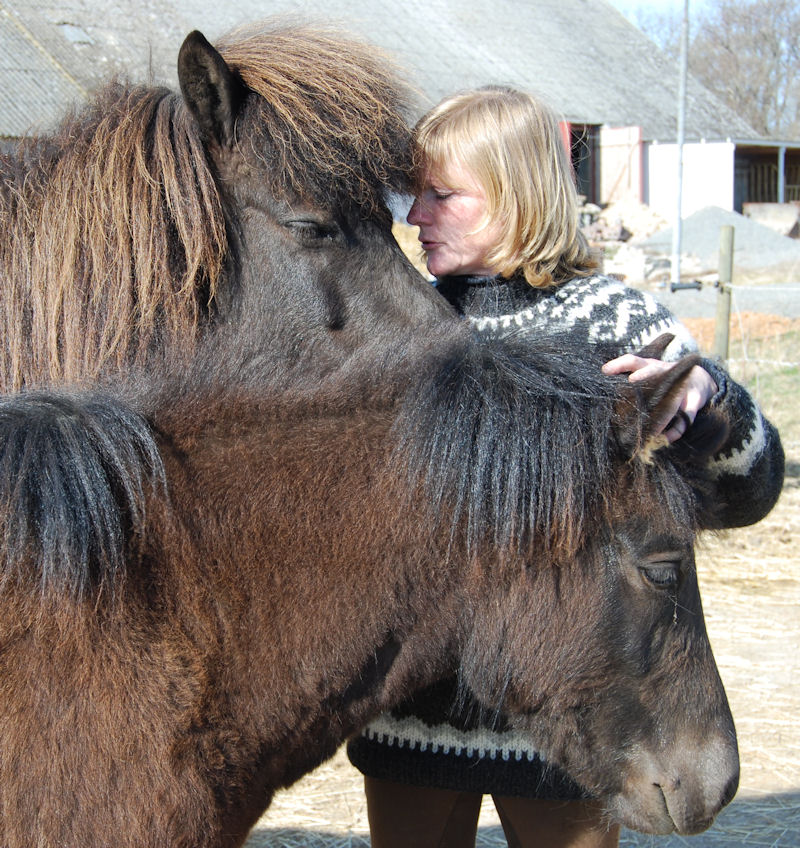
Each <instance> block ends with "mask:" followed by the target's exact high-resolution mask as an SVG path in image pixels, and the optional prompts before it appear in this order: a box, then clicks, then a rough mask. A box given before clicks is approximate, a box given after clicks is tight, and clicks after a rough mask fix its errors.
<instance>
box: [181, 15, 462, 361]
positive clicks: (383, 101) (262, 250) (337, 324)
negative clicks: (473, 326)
mask: <svg viewBox="0 0 800 848" xmlns="http://www.w3.org/2000/svg"><path fill="white" fill-rule="evenodd" d="M178 75H179V80H180V85H181V90H182V92H183V96H184V99H185V102H186V106H187V109H188V111H189V113H190V115H191V116H192V119H193V120H194V122H195V123H196V125H197V127H198V128H199V132H200V137H201V139H202V142H203V147H204V149H205V150H206V152H207V155H208V158H209V161H210V163H211V168H212V170H213V171H214V173H216V174H217V175H218V185H219V187H220V191H221V194H222V196H223V198H224V199H223V205H224V208H225V210H226V219H227V221H228V223H229V234H230V243H231V251H230V255H229V260H228V264H227V268H226V275H227V280H226V281H225V283H224V285H223V286H222V287H221V289H220V291H219V292H218V294H217V296H216V308H217V309H218V310H220V312H221V313H222V314H224V315H225V322H226V323H227V324H228V325H229V326H230V328H231V332H232V333H235V339H227V340H226V342H225V345H227V346H229V347H230V348H231V349H235V350H237V351H238V352H239V355H240V359H239V360H238V361H237V362H236V365H235V369H236V372H237V374H238V375H241V373H242V369H243V368H246V357H250V361H252V362H256V363H257V365H256V367H257V368H260V369H262V370H263V369H264V367H265V362H269V361H270V359H271V358H272V359H273V360H274V358H275V357H276V356H277V357H279V358H280V361H281V367H282V368H283V369H285V364H286V362H287V361H289V362H292V361H295V362H296V361H298V360H300V361H301V362H302V364H303V367H304V368H306V369H307V368H309V367H313V368H316V369H318V370H320V371H323V370H324V369H325V368H330V367H336V365H339V364H341V362H342V361H343V359H346V358H347V357H349V356H351V355H352V354H353V353H354V352H355V351H357V350H358V349H359V348H361V347H363V346H365V345H367V346H370V345H371V346H372V349H374V348H375V347H376V346H380V347H384V346H385V344H386V343H387V341H389V340H390V339H391V338H392V336H395V335H397V334H398V333H399V334H403V333H406V334H408V333H409V332H411V331H414V332H419V331H422V332H425V330H426V328H429V329H433V327H434V326H435V325H436V324H441V323H442V321H443V319H445V318H446V317H447V316H448V315H449V308H448V307H446V306H445V304H444V303H443V302H442V299H441V298H439V297H438V296H437V295H436V294H435V293H434V292H433V291H432V289H431V287H430V285H428V284H427V283H426V282H425V281H424V280H423V279H422V278H421V277H420V275H419V274H418V273H417V272H416V271H415V270H414V269H413V268H412V266H411V265H410V263H408V262H407V261H406V260H405V258H404V257H403V255H402V253H401V251H400V249H399V248H398V246H397V243H396V242H395V240H394V238H393V236H392V234H391V216H390V214H389V212H388V209H387V199H388V195H389V193H390V192H391V191H403V190H404V189H405V188H406V184H407V179H408V174H409V168H410V159H409V156H410V154H409V133H408V126H407V124H406V122H405V119H404V111H403V110H404V109H405V108H406V106H405V101H404V97H405V93H404V91H403V88H402V86H400V84H399V83H398V82H397V81H396V80H395V79H394V78H393V77H392V76H391V75H390V74H389V73H388V71H387V65H386V63H385V61H384V60H383V59H380V58H378V57H376V55H375V52H374V49H373V48H371V47H370V48H366V47H365V46H364V45H360V44H359V43H357V42H355V41H345V40H342V39H341V38H339V37H334V36H333V35H331V34H330V33H325V32H315V31H311V30H285V31H284V30H273V31H271V32H269V33H267V34H264V33H259V32H253V33H250V34H249V35H248V34H245V35H244V36H238V37H236V38H235V39H232V40H229V41H227V42H223V44H222V45H221V48H220V51H219V52H218V51H217V50H216V49H215V48H214V47H212V45H211V44H209V43H208V41H207V40H206V39H205V38H204V37H203V36H202V35H201V34H200V33H199V32H194V33H192V34H190V35H189V36H188V37H187V38H186V40H185V42H184V44H183V46H182V48H181V51H180V54H179V59H178ZM221 335H222V337H223V338H224V337H225V336H226V329H225V328H224V327H223V328H222V332H221ZM219 337H220V334H219V333H218V334H217V335H216V336H215V338H214V339H213V346H214V349H215V351H218V350H219V344H220V339H219ZM309 354H312V355H313V356H312V355H309ZM243 360H245V361H243Z"/></svg>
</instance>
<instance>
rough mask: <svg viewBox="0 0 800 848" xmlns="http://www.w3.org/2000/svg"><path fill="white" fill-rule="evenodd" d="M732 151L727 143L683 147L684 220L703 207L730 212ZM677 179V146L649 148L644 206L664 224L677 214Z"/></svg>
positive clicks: (732, 186)
mask: <svg viewBox="0 0 800 848" xmlns="http://www.w3.org/2000/svg"><path fill="white" fill-rule="evenodd" d="M735 149H736V146H735V145H734V144H733V142H730V141H720V142H693V143H688V144H684V145H683V196H682V198H681V215H682V217H683V218H686V217H688V216H689V215H691V214H693V213H694V212H697V211H698V210H700V209H704V208H705V207H706V206H718V207H720V208H721V209H727V210H728V211H733V208H734V206H733V196H734V192H733V188H734V152H735ZM677 176H678V145H677V144H658V143H651V144H648V145H647V146H646V155H645V192H644V202H645V203H647V204H648V206H650V208H651V209H653V210H654V211H655V212H657V213H658V214H659V215H661V216H662V217H664V218H666V219H667V220H672V219H673V218H674V217H675V214H676V211H677V204H678V193H677Z"/></svg>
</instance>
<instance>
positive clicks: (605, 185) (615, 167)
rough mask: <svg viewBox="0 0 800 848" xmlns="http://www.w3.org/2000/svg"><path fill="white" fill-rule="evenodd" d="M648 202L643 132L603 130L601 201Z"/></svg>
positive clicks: (601, 138)
mask: <svg viewBox="0 0 800 848" xmlns="http://www.w3.org/2000/svg"><path fill="white" fill-rule="evenodd" d="M643 200H644V184H643V173H642V130H641V128H640V127H601V128H600V202H601V203H604V204H605V203H617V202H619V201H635V202H637V203H641V202H642V201H643Z"/></svg>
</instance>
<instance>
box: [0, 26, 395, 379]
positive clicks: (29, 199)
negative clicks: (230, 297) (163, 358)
mask: <svg viewBox="0 0 800 848" xmlns="http://www.w3.org/2000/svg"><path fill="white" fill-rule="evenodd" d="M223 44H224V48H223V53H224V55H225V57H226V59H227V60H228V61H229V62H230V63H231V64H232V65H233V66H234V67H235V69H236V70H237V71H238V73H239V74H240V75H241V77H242V79H243V80H244V81H245V82H246V84H247V85H248V86H249V87H250V88H251V89H252V90H253V91H255V92H256V93H257V94H258V95H260V97H250V98H248V101H247V103H246V107H245V113H244V116H243V117H242V118H241V119H240V120H239V122H238V124H237V128H238V129H239V132H238V134H237V143H238V145H239V148H240V150H241V151H242V152H243V153H244V154H245V155H248V154H249V153H250V152H251V151H257V155H258V156H259V157H261V158H266V159H267V165H268V167H269V168H270V169H271V174H272V179H273V183H274V185H273V186H272V189H273V191H275V192H280V196H284V197H289V196H300V197H313V198H314V199H317V200H320V199H323V198H324V199H325V200H327V201H328V202H330V203H334V202H338V203H340V204H341V205H342V206H344V205H346V204H350V206H349V207H348V208H352V206H353V205H354V204H355V205H356V206H358V207H360V208H361V209H362V210H363V214H365V215H366V214H370V213H373V212H375V211H376V210H379V209H385V206H384V194H385V191H386V190H387V189H388V188H390V187H398V188H399V187H400V186H401V185H404V184H405V177H406V174H407V171H408V167H409V152H408V150H409V145H408V136H409V130H408V125H407V122H406V120H405V117H404V109H405V108H406V107H405V104H406V98H405V94H404V92H403V89H402V87H401V86H400V85H399V84H398V83H397V82H395V80H394V77H393V73H392V70H391V68H390V67H389V65H388V64H386V63H385V62H384V59H383V58H382V57H379V56H378V55H377V54H376V52H375V51H374V50H373V49H372V48H368V47H367V46H366V45H363V44H361V43H360V42H356V41H352V40H348V39H345V38H344V37H342V36H337V35H335V34H333V33H329V32H324V31H321V32H317V31H315V30H313V29H311V28H307V27H283V28H274V29H272V30H270V29H269V28H266V27H262V28H260V29H257V30H251V31H249V32H245V31H242V32H240V33H238V34H234V35H231V36H230V37H228V38H227V39H225V40H224V42H223ZM248 117H249V118H252V120H247V118H248ZM0 225H2V226H3V230H4V233H3V239H2V241H0V315H2V318H0V331H2V333H3V337H4V339H5V349H4V353H3V355H2V357H0V388H1V389H2V390H4V391H8V390H12V389H20V388H23V387H31V386H35V385H37V384H44V383H57V384H61V383H67V382H78V381H85V380H92V379H94V378H96V377H97V376H98V375H101V374H103V373H108V372H113V371H119V370H121V369H122V368H123V367H126V366H128V365H131V364H132V365H137V366H138V365H143V364H145V363H146V362H147V361H148V359H149V358H151V357H152V356H153V355H155V354H159V353H163V352H165V351H166V352H170V353H174V354H178V355H183V356H188V355H191V354H192V353H193V352H194V350H195V349H196V344H197V341H198V339H199V337H200V335H201V333H202V332H203V330H204V328H206V327H207V326H208V325H209V323H210V322H213V307H214V302H215V296H216V294H217V290H218V286H219V284H220V277H221V274H222V271H223V265H224V261H225V258H226V256H227V254H228V251H229V235H230V233H229V232H228V227H227V225H226V220H225V213H224V204H223V199H222V197H221V194H220V191H219V188H218V186H217V185H216V183H215V180H214V173H213V168H212V165H211V163H210V162H209V161H208V157H207V154H206V151H205V150H204V148H203V145H202V142H201V139H200V134H199V131H198V127H197V126H196V125H195V123H194V121H193V120H192V119H191V118H190V116H189V113H188V110H187V109H186V107H185V105H184V102H183V99H182V98H181V96H180V95H179V94H177V93H174V92H171V91H170V90H168V89H166V88H159V87H152V86H145V85H137V86H131V85H128V84H123V83H121V82H119V81H115V82H112V83H110V84H108V85H107V86H106V87H105V88H103V89H102V90H101V91H100V92H98V94H97V95H96V96H95V98H94V100H93V101H92V102H91V103H89V104H88V105H87V106H86V107H85V108H83V109H81V110H78V111H75V112H72V113H70V114H68V115H67V116H66V117H65V119H64V120H63V122H62V124H61V125H60V127H59V129H58V130H57V131H56V133H55V134H54V135H52V136H41V137H32V138H29V139H26V140H24V141H23V142H22V143H21V145H20V147H19V149H18V151H17V153H16V154H15V155H9V156H0Z"/></svg>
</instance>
